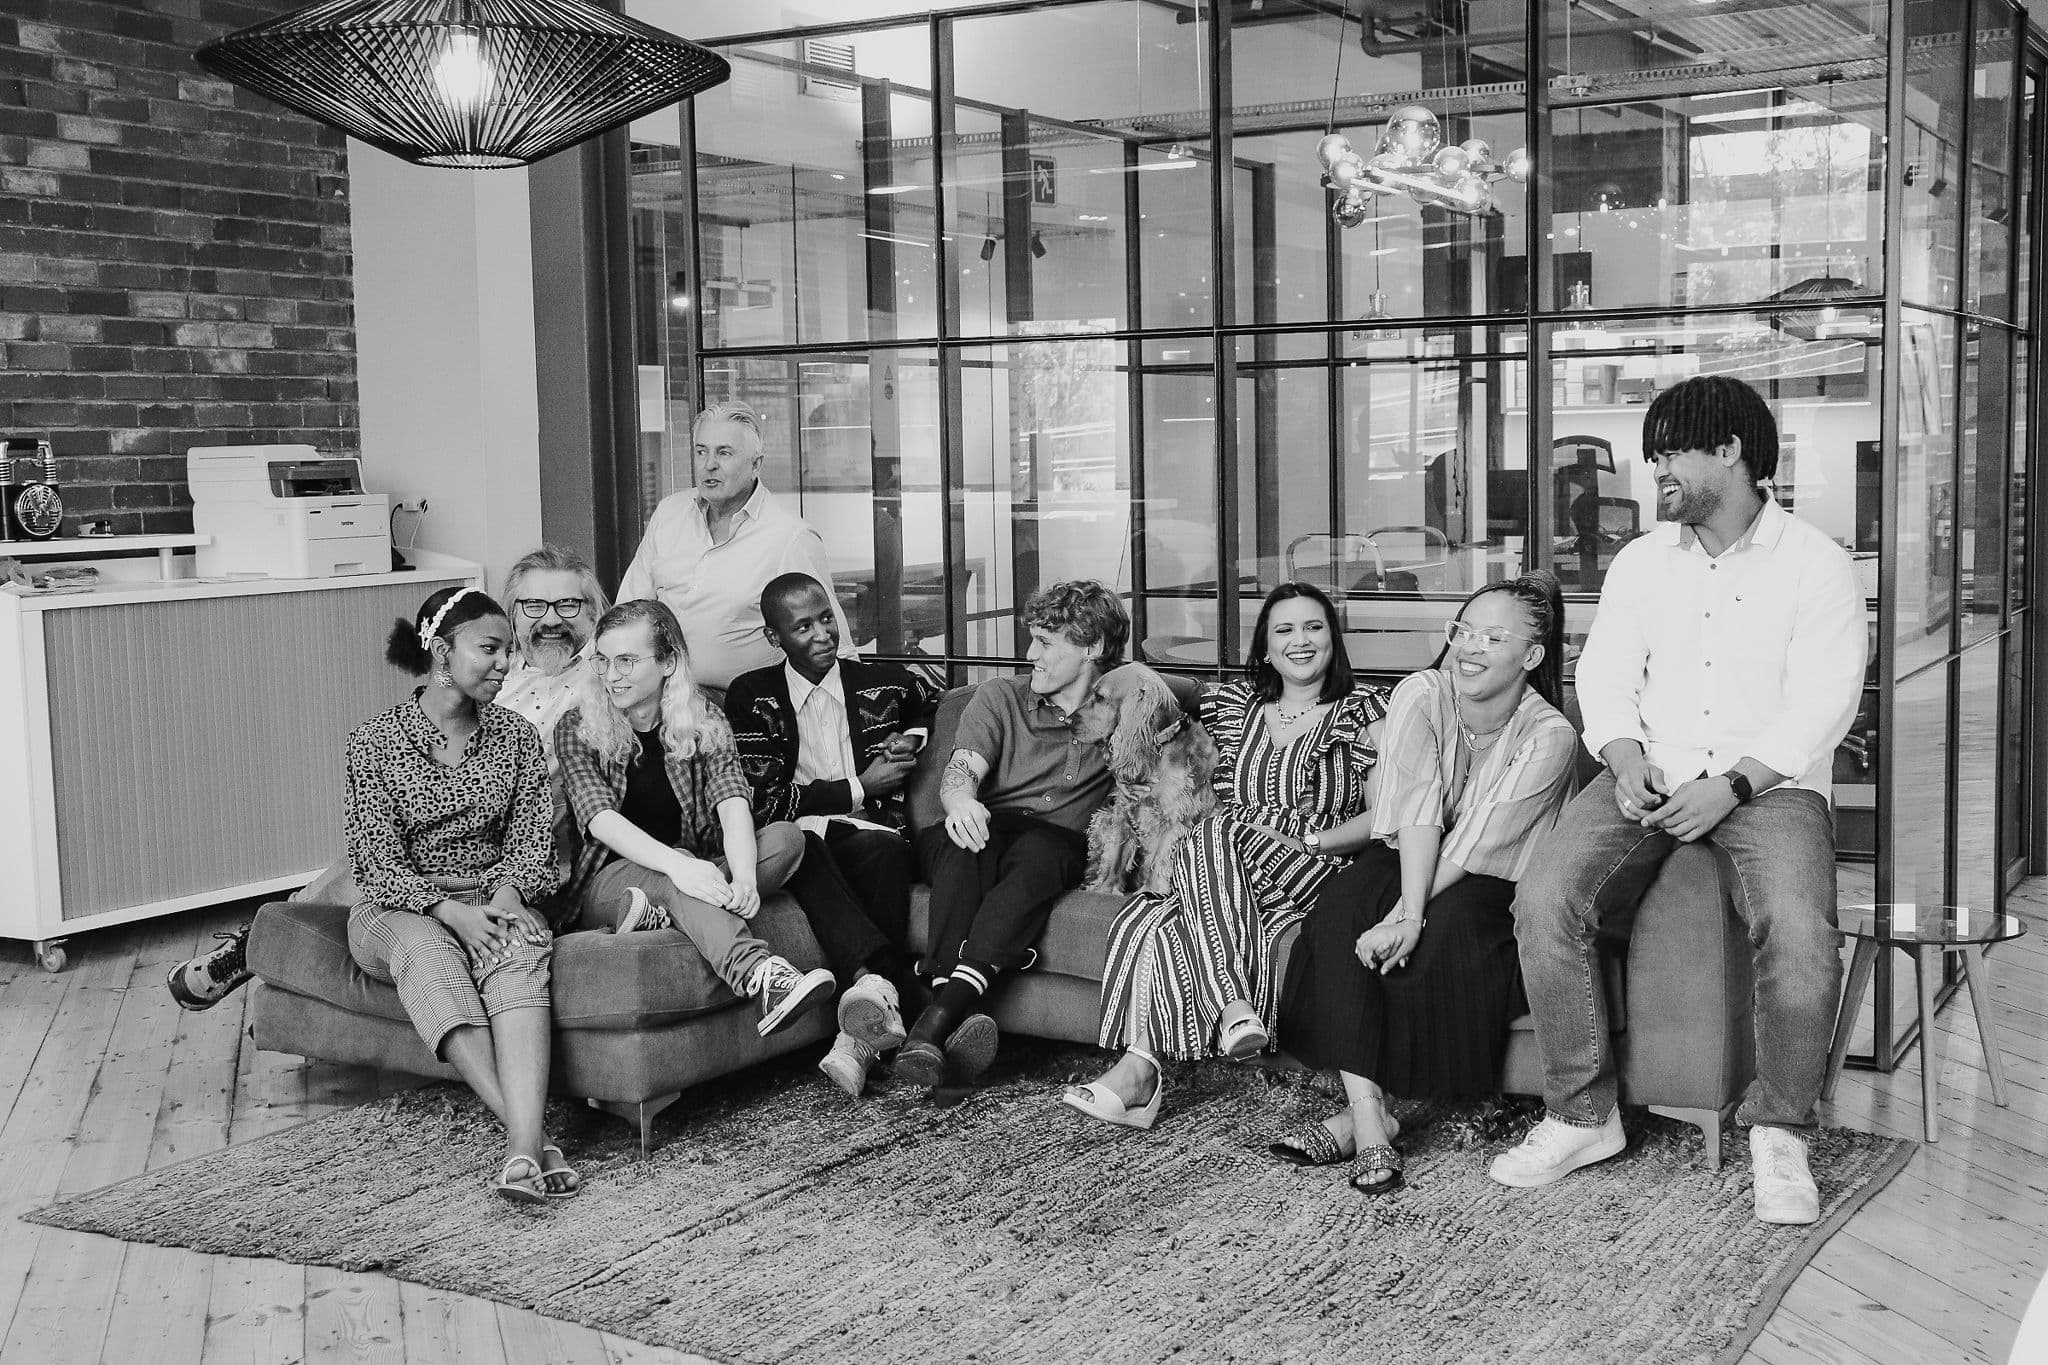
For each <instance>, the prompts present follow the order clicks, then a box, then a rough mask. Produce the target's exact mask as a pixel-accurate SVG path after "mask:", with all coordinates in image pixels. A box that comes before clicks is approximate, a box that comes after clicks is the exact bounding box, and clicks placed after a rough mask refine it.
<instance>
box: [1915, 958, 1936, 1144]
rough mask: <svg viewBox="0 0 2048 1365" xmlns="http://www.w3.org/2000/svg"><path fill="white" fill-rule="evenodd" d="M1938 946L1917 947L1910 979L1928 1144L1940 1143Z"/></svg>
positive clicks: (1923, 1127) (1923, 1126) (1923, 1123)
mask: <svg viewBox="0 0 2048 1365" xmlns="http://www.w3.org/2000/svg"><path fill="white" fill-rule="evenodd" d="M1941 952H1942V950H1941V945H1940V944H1938V943H1921V944H1916V945H1915V946H1914V948H1913V979H1914V982H1915V984H1916V985H1918V986H1919V988H1920V1128H1921V1131H1922V1132H1923V1133H1925V1134H1926V1135H1927V1140H1928V1141H1929V1142H1939V1141H1941V1109H1940V1095H1941V1077H1940V1076H1939V1075H1938V1074H1937V1072H1936V1068H1937V1067H1938V1066H1939V1065H1940V1063H1939V1062H1937V1061H1936V1060H1935V1056H1934V993H1935V992H1936V991H1937V990H1939V989H1940V988H1941Z"/></svg>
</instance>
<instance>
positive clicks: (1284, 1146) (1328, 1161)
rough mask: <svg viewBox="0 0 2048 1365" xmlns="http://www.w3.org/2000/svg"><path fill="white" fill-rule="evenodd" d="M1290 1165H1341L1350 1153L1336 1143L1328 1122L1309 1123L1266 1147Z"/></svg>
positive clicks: (1349, 1156) (1347, 1159)
mask: <svg viewBox="0 0 2048 1365" xmlns="http://www.w3.org/2000/svg"><path fill="white" fill-rule="evenodd" d="M1266 1150H1267V1151H1269V1152H1271V1153H1272V1154H1273V1155H1274V1156H1277V1157H1279V1158H1280V1159H1281V1160H1282V1161H1284V1162H1286V1163H1287V1164H1289V1165H1290V1166H1341V1165H1343V1164H1344V1163H1345V1162H1347V1161H1349V1160H1351V1154H1350V1153H1349V1152H1347V1151H1345V1150H1344V1149H1343V1148H1342V1147H1340V1146H1338V1145H1337V1136H1336V1134H1334V1133H1332V1132H1331V1131H1330V1128H1329V1125H1328V1124H1323V1123H1310V1124H1305V1125H1304V1126H1302V1127H1300V1128H1297V1129H1296V1130H1294V1131H1293V1132H1291V1133H1289V1134H1287V1136H1285V1137H1283V1138H1281V1139H1280V1140H1279V1141H1277V1142H1274V1143H1271V1144H1269V1145H1268V1146H1267V1148H1266Z"/></svg>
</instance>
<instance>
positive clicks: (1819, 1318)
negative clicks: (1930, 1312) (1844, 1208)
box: [1783, 1265, 2005, 1365]
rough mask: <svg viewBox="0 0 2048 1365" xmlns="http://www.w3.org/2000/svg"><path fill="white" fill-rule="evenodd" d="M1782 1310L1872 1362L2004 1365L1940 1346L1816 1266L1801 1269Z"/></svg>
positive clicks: (1951, 1345) (1948, 1344) (1949, 1344)
mask: <svg viewBox="0 0 2048 1365" xmlns="http://www.w3.org/2000/svg"><path fill="white" fill-rule="evenodd" d="M1783 1311H1785V1312H1789V1313H1791V1314H1792V1315H1793V1316H1795V1317H1798V1318H1802V1319H1804V1320H1805V1321H1806V1322H1808V1323H1811V1324H1812V1325H1813V1326H1814V1328H1815V1329H1817V1330H1818V1331H1819V1332H1821V1333H1822V1334H1824V1335H1825V1336H1827V1337H1828V1338H1829V1339H1830V1340H1832V1341H1836V1342H1839V1343H1841V1344H1842V1345H1844V1346H1847V1347H1849V1348H1851V1349H1852V1350H1855V1351H1857V1352H1859V1353H1861V1354H1862V1355H1865V1356H1868V1357H1869V1358H1870V1359H1871V1360H1874V1361H1879V1362H1883V1363H1884V1365H1890V1362H1894V1361H1896V1362H1898V1363H1899V1365H1929V1363H1931V1362H1935V1361H1940V1362H1943V1365H2005V1353H2004V1352H2002V1351H2001V1352H2000V1353H1999V1354H1998V1355H1997V1356H1996V1357H1991V1356H1985V1355H1980V1354H1978V1353H1977V1352H1976V1351H1973V1350H1971V1349H1970V1348H1969V1347H1968V1346H1966V1345H1963V1344H1962V1343H1959V1342H1953V1341H1944V1340H1942V1339H1941V1338H1940V1337H1938V1336H1936V1335H1935V1334H1934V1333H1933V1332H1930V1331H1928V1330H1927V1329H1926V1328H1925V1327H1922V1326H1920V1324H1918V1323H1916V1322H1914V1321H1912V1320H1911V1319H1910V1318H1906V1317H1903V1316H1901V1315H1900V1314H1898V1313H1896V1312H1893V1311H1892V1309H1891V1308H1889V1307H1888V1306H1886V1305H1885V1304H1883V1303H1881V1302H1879V1301H1878V1300H1876V1299H1873V1298H1871V1297H1870V1296H1869V1295H1867V1294H1864V1293H1862V1292H1861V1291H1859V1290H1855V1289H1851V1288H1850V1287H1849V1286H1848V1285H1845V1284H1843V1283H1842V1282H1841V1281H1840V1280H1838V1279H1836V1278H1835V1277H1834V1276H1832V1275H1830V1274H1828V1273H1827V1272H1826V1271H1824V1270H1821V1269H1819V1268H1818V1267H1816V1266H1812V1265H1809V1266H1807V1267H1806V1269H1805V1271H1803V1272H1802V1273H1801V1274H1800V1276H1799V1278H1798V1279H1797V1280H1795V1281H1793V1283H1792V1288H1791V1289H1790V1290H1788V1291H1786V1294H1785V1302H1784V1309H1783Z"/></svg>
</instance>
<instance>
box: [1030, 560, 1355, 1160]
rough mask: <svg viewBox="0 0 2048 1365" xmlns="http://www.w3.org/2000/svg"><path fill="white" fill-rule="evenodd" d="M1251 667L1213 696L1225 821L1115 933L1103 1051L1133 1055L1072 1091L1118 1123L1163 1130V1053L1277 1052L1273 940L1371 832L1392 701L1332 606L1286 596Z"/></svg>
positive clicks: (1265, 626)
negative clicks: (1347, 649)
mask: <svg viewBox="0 0 2048 1365" xmlns="http://www.w3.org/2000/svg"><path fill="white" fill-rule="evenodd" d="M1246 672H1247V674H1248V675H1249V676H1248V677H1247V678H1246V679H1245V680H1243V681H1239V682H1231V683H1226V684H1224V685H1223V686H1222V687H1220V688H1218V689H1216V690H1215V691H1213V692H1211V693H1210V694H1209V695H1208V696H1206V697H1205V698H1203V701H1202V723H1203V724H1204V725H1205V726H1207V727H1208V729H1209V733H1210V734H1211V735H1212V736H1214V738H1215V740H1216V748H1217V751H1218V754H1219V759H1218V763H1217V768H1216V792H1217V796H1218V798H1219V802H1220V803H1219V805H1218V806H1217V809H1216V812H1215V814H1213V815H1211V816H1210V817H1209V818H1208V819H1207V820H1205V821H1203V822H1202V823H1201V824H1199V825H1197V826H1196V827H1195V828H1194V829H1193V830H1192V831H1190V832H1189V835H1188V837H1187V838H1186V839H1184V840H1183V841H1182V842H1181V844H1180V846H1179V849H1178V850H1177V852H1176V853H1175V856H1174V868H1173V884H1172V886H1171V888H1170V889H1169V890H1168V891H1167V893H1166V894H1165V895H1163V896H1162V895H1156V894H1152V893H1149V892H1145V893H1140V894H1138V895H1136V896H1134V897H1132V898H1131V900H1130V901H1129V903H1128V904H1126V905H1125V906H1124V908H1123V909H1122V910H1121V911H1119V912H1118V914H1117V917H1116V920H1115V922H1114V923H1113V924H1112V925H1111V927H1110V933H1109V963H1108V968H1107V970H1106V971H1105V973H1104V975H1103V979H1102V1045H1103V1046H1104V1047H1121V1048H1123V1049H1124V1052H1123V1056H1122V1057H1120V1058H1119V1059H1118V1060H1117V1063H1116V1065H1114V1066H1112V1067H1111V1068H1110V1069H1109V1071H1108V1072H1106V1073H1105V1074H1104V1075H1103V1076H1101V1077H1100V1078H1098V1079H1097V1080H1095V1081H1093V1082H1091V1083H1089V1084H1087V1085H1077V1086H1070V1087H1068V1089H1067V1091H1066V1092H1065V1093H1064V1094H1063V1095H1062V1096H1061V1099H1062V1101H1063V1102H1064V1103H1066V1104H1068V1105H1071V1106H1072V1107H1073V1108H1075V1109H1078V1110H1080V1111H1081V1112H1082V1113H1084V1114H1087V1115H1089V1116H1091V1117H1093V1118H1098V1119H1101V1120H1102V1121H1103V1122H1105V1123H1115V1124H1121V1125H1124V1126H1126V1127H1134V1128H1149V1127H1151V1126H1152V1124H1153V1122H1154V1121H1155V1120H1156V1119H1157V1118H1158V1115H1159V1103H1160V1096H1161V1094H1162V1093H1163V1091H1164V1089H1165V1086H1164V1084H1163V1083H1162V1081H1161V1079H1160V1075H1159V1059H1160V1058H1161V1057H1162V1056H1165V1057H1178V1058H1196V1057H1208V1056H1214V1055H1216V1054H1217V1053H1222V1054H1224V1055H1227V1056H1231V1057H1238V1058H1244V1057H1250V1056H1252V1055H1253V1054H1255V1053H1257V1052H1259V1051H1261V1050H1262V1049H1264V1048H1265V1046H1266V1044H1267V1041H1268V1036H1269V1026H1268V1021H1269V1020H1270V1019H1271V1017H1272V1008H1273V997H1274V993H1275V991H1274V987H1275V983H1274V981H1273V957H1274V947H1275V945H1276V944H1277V943H1278V942H1279V940H1280V937H1281V935H1282V934H1284V933H1285V932H1286V931H1287V930H1288V929H1290V928H1292V927H1293V926H1294V925H1295V924H1297V923H1299V922H1300V920H1301V918H1302V916H1303V915H1304V914H1306V913H1307V911H1308V906H1309V902H1310V900H1311V899H1312V898H1313V896H1314V894H1315V890H1316V887H1317V886H1318V885H1319V884H1320V883H1321V882H1322V880H1323V879H1324V878H1325V877H1327V876H1328V875H1329V874H1330V873H1331V872H1332V871H1333V870H1334V869H1336V868H1338V867H1341V866H1343V863H1344V857H1345V856H1346V855H1348V854H1350V853H1352V852H1354V851H1356V850H1358V849H1360V848H1363V847H1365V845H1366V843H1367V841H1368V840H1369V839H1370V837H1371V820H1370V817H1368V816H1367V815H1366V813H1365V810H1366V799H1367V798H1366V785H1367V778H1368V777H1369V775H1370V773H1371V771H1372V765H1373V761H1374V757H1375V755H1374V749H1373V741H1372V739H1371V738H1370V737H1369V736H1368V734H1367V728H1368V727H1369V726H1371V725H1372V724H1373V723H1374V722H1376V721H1378V720H1379V719H1380V717H1381V716H1382V715H1383V714H1384V713H1385V706H1384V694H1383V693H1382V692H1381V691H1379V689H1377V688H1372V687H1360V686H1357V685H1355V684H1354V683H1353V680H1352V675H1351V663H1350V660H1349V659H1347V658H1346V657H1345V654H1344V641H1343V637H1342V634H1341V632H1340V631H1339V629H1338V624H1337V612H1336V608H1334V607H1333V606H1331V604H1330V599H1329V598H1327V597H1325V596H1324V595H1323V593H1322V592H1321V591H1320V590H1318V589H1316V588H1314V587H1312V586H1310V585H1309V584H1306V583H1283V584H1281V585H1280V586H1279V587H1277V588H1275V589H1274V590H1273V591H1272V593H1270V594H1269V595H1268V596H1267V598H1266V602H1265V605H1264V606H1263V607H1262V608H1261V609H1260V611H1259V619H1258V624H1257V625H1256V626H1255V627H1254V628H1253V631H1252V639H1251V648H1250V651H1249V659H1248V663H1247V667H1246Z"/></svg>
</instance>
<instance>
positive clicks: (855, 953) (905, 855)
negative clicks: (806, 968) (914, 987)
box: [783, 820, 917, 988]
mask: <svg viewBox="0 0 2048 1365" xmlns="http://www.w3.org/2000/svg"><path fill="white" fill-rule="evenodd" d="M916 877H917V853H916V851H915V850H914V849H912V848H911V846H910V841H909V840H908V839H905V838H904V837H903V836H902V835H900V834H897V833H895V832H894V831H893V830H877V829H861V828H859V827H858V826H856V825H849V824H847V823H846V822H844V821H841V820H834V821H832V822H831V823H829V824H828V825H826V826H825V835H824V837H823V838H820V837H819V836H817V835H815V834H805V835H804V860H803V862H802V863H800V864H799V865H798V866H797V870H796V872H795V873H794V874H793V875H792V876H791V877H790V879H789V880H788V881H787V882H785V883H784V884H783V889H784V890H786V891H788V892H789V893H790V894H791V895H792V896H795V897H796V903H797V904H798V905H800V906H802V907H803V912H804V918H805V919H806V920H808V921H810V925H811V935H812V936H813V937H814V938H816V939H817V940H818V947H819V948H820V949H821V950H822V951H823V952H824V954H825V964H826V965H827V966H828V967H830V968H831V969H832V974H833V975H834V976H836V977H838V978H839V981H840V984H841V985H850V984H851V983H852V981H853V978H854V974H855V973H856V972H857V971H858V970H859V969H860V968H862V967H865V968H867V969H868V970H869V971H871V972H878V973H880V974H881V975H882V976H884V977H887V978H889V979H890V980H891V981H893V982H895V984H896V985H897V986H898V987H899V988H901V987H903V986H904V985H906V984H909V983H908V982H907V981H906V980H901V979H899V978H907V977H908V975H909V971H908V966H909V957H908V946H909V943H910V884H911V882H912V881H914V880H915V879H916Z"/></svg>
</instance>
